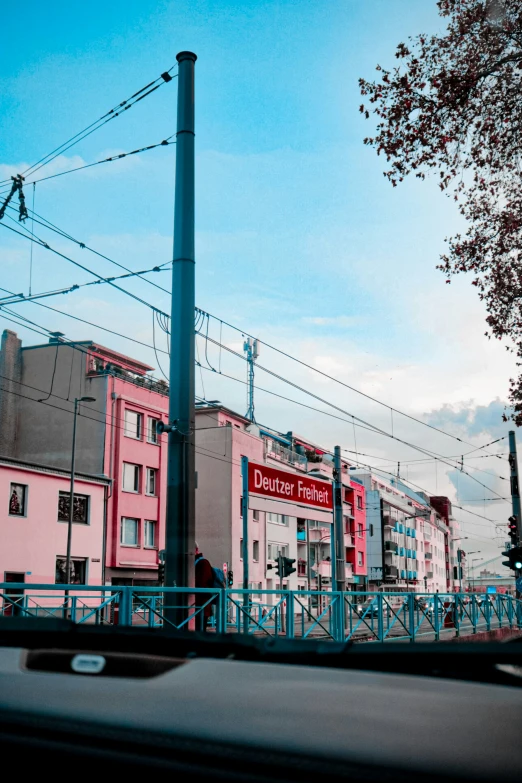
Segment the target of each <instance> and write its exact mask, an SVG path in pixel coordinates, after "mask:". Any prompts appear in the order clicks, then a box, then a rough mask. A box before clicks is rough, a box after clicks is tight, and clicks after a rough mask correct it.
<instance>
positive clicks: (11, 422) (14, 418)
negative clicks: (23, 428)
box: [0, 329, 22, 457]
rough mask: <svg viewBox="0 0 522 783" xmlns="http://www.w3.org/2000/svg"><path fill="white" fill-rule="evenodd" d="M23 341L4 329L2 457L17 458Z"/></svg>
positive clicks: (1, 353) (0, 411) (0, 420)
mask: <svg viewBox="0 0 522 783" xmlns="http://www.w3.org/2000/svg"><path fill="white" fill-rule="evenodd" d="M21 349H22V341H21V340H20V339H19V338H18V335H17V334H16V332H12V331H11V330H10V329H4V332H3V334H2V344H1V347H0V455H1V456H3V457H15V456H16V441H17V436H18V410H19V405H18V403H19V400H20V397H19V396H18V395H19V394H20V393H21V392H22V387H21V385H20V381H21V380H22V350H21Z"/></svg>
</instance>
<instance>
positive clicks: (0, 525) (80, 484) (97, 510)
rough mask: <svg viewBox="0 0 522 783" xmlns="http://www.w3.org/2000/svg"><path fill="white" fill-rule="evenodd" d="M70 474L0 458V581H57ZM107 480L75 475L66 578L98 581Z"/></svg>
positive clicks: (62, 567) (63, 553) (64, 547)
mask: <svg viewBox="0 0 522 783" xmlns="http://www.w3.org/2000/svg"><path fill="white" fill-rule="evenodd" d="M69 481H70V474H69V473H68V472H67V471H64V470H59V469H57V468H51V467H46V466H44V465H36V464H31V463H28V462H19V461H17V460H10V459H5V458H2V459H0V540H1V542H2V543H1V546H0V579H1V580H2V581H3V582H27V583H33V584H35V583H55V582H56V583H63V582H64V581H65V559H66V553H67V528H68V524H67V522H68V518H69V498H70V495H69ZM109 486H110V482H109V481H108V480H107V479H103V478H100V477H97V476H89V475H85V474H81V473H79V474H77V475H76V481H75V494H74V499H75V503H74V510H73V529H72V539H71V541H72V546H71V555H72V568H71V571H72V574H73V577H72V582H73V583H75V584H92V585H99V584H102V575H103V558H104V539H105V525H106V505H107V496H108V494H109Z"/></svg>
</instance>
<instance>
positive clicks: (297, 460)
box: [265, 438, 308, 470]
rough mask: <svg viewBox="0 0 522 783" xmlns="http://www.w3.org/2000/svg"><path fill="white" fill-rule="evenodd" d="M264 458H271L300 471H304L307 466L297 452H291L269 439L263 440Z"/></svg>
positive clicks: (304, 459)
mask: <svg viewBox="0 0 522 783" xmlns="http://www.w3.org/2000/svg"><path fill="white" fill-rule="evenodd" d="M265 457H271V458H272V459H275V460H277V461H278V462H286V463H287V464H288V465H293V466H294V467H296V468H301V469H302V470H306V468H307V465H308V462H307V459H306V457H305V456H304V455H303V454H298V453H297V451H293V450H292V449H289V448H287V447H286V446H283V444H282V443H278V442H277V441H276V440H272V439H271V438H265Z"/></svg>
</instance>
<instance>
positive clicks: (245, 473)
mask: <svg viewBox="0 0 522 783" xmlns="http://www.w3.org/2000/svg"><path fill="white" fill-rule="evenodd" d="M241 472H242V479H243V498H242V500H241V513H242V515H243V553H242V554H243V590H245V591H246V590H248V492H249V478H250V466H249V464H248V457H241ZM248 624H249V623H248V593H247V592H244V593H243V632H244V633H248Z"/></svg>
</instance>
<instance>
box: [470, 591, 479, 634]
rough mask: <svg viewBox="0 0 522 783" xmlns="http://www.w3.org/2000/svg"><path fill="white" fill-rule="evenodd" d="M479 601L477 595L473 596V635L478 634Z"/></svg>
mask: <svg viewBox="0 0 522 783" xmlns="http://www.w3.org/2000/svg"><path fill="white" fill-rule="evenodd" d="M477 623H478V617H477V599H476V597H475V593H473V595H472V596H471V625H472V626H473V633H477Z"/></svg>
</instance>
